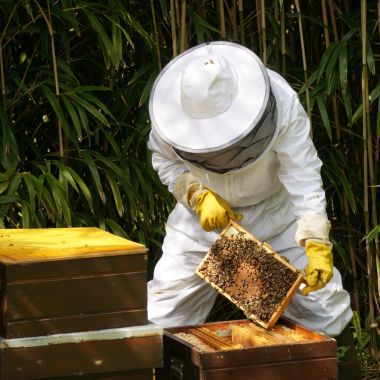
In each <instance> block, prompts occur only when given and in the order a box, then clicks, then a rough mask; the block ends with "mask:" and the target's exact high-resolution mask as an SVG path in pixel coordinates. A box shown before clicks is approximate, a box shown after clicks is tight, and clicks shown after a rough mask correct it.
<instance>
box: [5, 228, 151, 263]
mask: <svg viewBox="0 0 380 380" xmlns="http://www.w3.org/2000/svg"><path fill="white" fill-rule="evenodd" d="M142 252H146V248H145V247H144V245H142V244H138V243H135V242H132V241H130V240H127V239H124V238H121V237H119V236H116V235H113V234H111V233H109V232H106V231H103V230H101V229H99V228H96V227H73V228H38V229H0V262H4V263H17V262H30V261H46V260H59V259H67V258H83V257H88V256H91V257H95V256H107V255H115V254H135V253H142Z"/></svg>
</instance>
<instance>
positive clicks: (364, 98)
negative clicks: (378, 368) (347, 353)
mask: <svg viewBox="0 0 380 380" xmlns="http://www.w3.org/2000/svg"><path fill="white" fill-rule="evenodd" d="M361 35H362V41H361V42H362V103H363V118H362V127H363V171H364V224H365V234H366V235H368V234H369V231H370V224H369V220H370V218H369V186H368V185H369V178H368V176H369V154H371V151H370V152H369V151H368V134H370V130H369V129H368V123H367V122H368V115H369V96H368V68H367V2H366V0H362V2H361ZM366 252H367V273H368V298H369V316H370V323H371V327H372V330H371V343H372V351H373V353H374V355H375V356H377V344H376V335H375V334H376V332H375V329H374V327H375V326H377V323H376V318H375V305H374V298H375V292H374V281H373V280H374V279H373V258H372V250H371V246H370V244H369V243H368V241H366Z"/></svg>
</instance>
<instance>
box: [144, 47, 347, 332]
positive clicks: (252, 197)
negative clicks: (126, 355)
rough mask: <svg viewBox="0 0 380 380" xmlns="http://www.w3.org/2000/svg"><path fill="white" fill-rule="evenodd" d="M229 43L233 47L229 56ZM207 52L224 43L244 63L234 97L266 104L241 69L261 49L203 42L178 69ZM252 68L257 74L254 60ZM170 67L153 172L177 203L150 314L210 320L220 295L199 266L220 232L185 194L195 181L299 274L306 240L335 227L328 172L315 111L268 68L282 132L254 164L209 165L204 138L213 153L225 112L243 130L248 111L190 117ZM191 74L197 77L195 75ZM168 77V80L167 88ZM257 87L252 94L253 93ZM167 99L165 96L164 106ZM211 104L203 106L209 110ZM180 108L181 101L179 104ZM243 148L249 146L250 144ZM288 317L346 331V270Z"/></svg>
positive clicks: (155, 118)
mask: <svg viewBox="0 0 380 380" xmlns="http://www.w3.org/2000/svg"><path fill="white" fill-rule="evenodd" d="M224 48H226V49H227V50H226V51H225V53H223V49H224ZM202 49H203V51H204V50H206V52H208V50H207V49H210V54H211V52H212V53H213V54H214V53H215V52H214V51H213V50H212V49H216V52H217V53H218V52H219V51H218V49H220V50H221V51H222V53H221V54H224V55H225V57H227V58H228V60H229V61H230V63H231V62H235V61H239V64H241V68H240V69H237V70H236V68H235V73H232V74H231V76H232V77H234V80H235V81H236V83H237V84H236V88H235V89H234V90H232V92H231V94H232V95H231V96H230V98H234V99H236V98H238V97H239V96H240V97H242V98H243V100H242V101H247V102H250V103H251V104H254V103H256V101H258V102H259V103H260V102H262V100H260V99H261V98H260V96H259V95H258V93H259V92H260V91H261V90H260V89H257V88H256V89H252V85H248V84H246V83H245V80H244V79H245V78H244V74H241V73H242V72H243V70H246V69H247V68H246V67H245V66H243V64H242V63H241V62H242V61H244V59H245V56H244V54H251V55H252V54H253V53H252V52H251V51H248V49H246V48H243V47H241V46H239V45H236V44H232V43H226V42H215V43H211V44H205V45H200V46H199V47H196V48H193V49H191V50H189V51H188V52H185V53H183V54H182V55H181V56H179V57H177V58H176V59H175V60H174V65H176V64H177V65H180V64H181V63H180V62H181V60H187V59H188V58H187V54H190V55H191V54H194V51H195V53H196V54H197V51H201V50H202ZM217 53H215V54H216V59H218V55H217ZM218 54H219V53H218ZM239 54H242V56H240V55H239ZM234 59H235V61H234ZM247 59H248V58H247ZM249 59H250V58H249ZM189 61H190V64H191V60H190V59H189ZM210 62H211V61H210ZM247 62H248V61H247ZM212 63H213V62H212ZM174 67H175V66H174ZM251 69H252V70H255V67H254V65H253V66H252V67H251ZM171 70H174V69H173V62H172V63H170V64H169V65H168V67H166V68H165V69H164V70H163V73H162V74H161V75H160V76H159V78H158V79H157V81H156V84H155V86H154V87H153V90H152V94H151V101H150V115H151V120H152V131H151V134H150V138H149V142H148V147H149V149H150V150H151V151H152V153H153V155H152V163H153V167H154V169H155V170H156V171H157V172H158V175H159V177H160V179H161V181H162V182H163V183H164V184H165V185H166V186H167V187H168V189H169V191H170V192H171V193H173V195H174V196H175V197H176V199H177V201H178V202H177V204H176V206H175V208H174V209H173V211H172V212H171V213H170V215H169V218H168V221H167V225H166V236H165V239H164V242H163V247H162V251H163V254H162V257H161V258H160V260H159V261H158V263H157V265H156V267H155V270H154V276H153V279H152V280H151V281H150V282H149V283H148V319H149V320H150V321H152V322H154V323H156V324H158V325H161V326H163V327H168V326H178V325H188V324H198V323H203V322H204V321H205V319H206V317H207V316H208V314H209V312H210V310H211V308H212V306H213V303H214V301H215V299H216V295H217V293H216V292H215V290H213V289H212V288H211V286H210V285H209V284H207V283H206V282H204V281H203V280H201V279H200V278H199V277H198V276H197V275H196V274H195V273H194V272H195V269H196V268H197V266H198V265H199V263H200V262H201V260H202V258H203V257H204V255H205V254H206V253H207V251H208V250H209V249H210V247H211V245H212V244H213V242H214V241H215V240H216V238H217V237H218V235H219V234H220V232H221V231H220V230H215V231H212V232H206V231H205V230H204V229H203V228H202V227H201V225H200V224H199V218H198V216H197V214H196V213H195V211H194V210H193V209H192V207H191V206H190V205H189V202H188V199H187V196H186V194H187V189H188V188H189V186H191V185H192V184H194V183H195V184H196V186H200V187H202V188H203V187H204V188H207V189H210V190H212V191H213V192H215V193H217V194H218V195H219V196H221V197H222V198H223V199H224V200H226V201H227V202H228V203H229V205H230V206H231V207H232V208H233V210H234V211H235V212H236V213H238V214H242V215H243V219H242V220H241V222H240V224H241V225H242V227H244V228H245V229H246V230H248V231H249V232H250V233H252V235H254V236H255V237H257V238H258V239H259V240H260V241H264V242H268V243H269V244H270V245H271V246H272V248H273V250H274V251H276V252H277V253H279V254H280V255H282V256H285V257H286V258H288V259H289V261H290V262H291V263H292V264H293V265H295V266H296V267H297V268H298V269H299V270H303V269H304V267H305V266H306V264H307V257H306V255H305V250H304V248H303V242H304V241H305V240H306V239H309V238H313V239H320V240H324V241H328V235H329V230H330V223H329V221H328V220H327V216H326V200H325V193H324V190H323V188H322V181H321V176H320V168H321V161H320V159H319V158H318V157H317V152H316V149H315V147H314V145H313V143H312V141H311V139H310V137H309V132H310V123H309V120H308V117H307V115H306V113H305V111H304V109H303V107H302V105H301V104H300V102H299V99H298V96H297V94H296V93H295V92H294V91H293V90H292V88H291V87H290V86H289V84H288V83H287V82H286V81H285V80H284V79H283V78H282V77H281V76H280V75H279V74H277V73H275V72H273V71H271V70H269V69H264V70H265V76H267V77H268V84H269V85H267V87H268V88H270V93H271V94H272V96H273V97H274V99H275V111H276V116H275V118H274V119H273V120H274V126H275V128H274V129H273V131H272V132H271V134H270V138H269V139H267V143H266V145H265V146H264V147H261V148H260V149H261V150H260V151H259V153H260V154H259V155H257V157H255V158H254V159H252V160H250V159H246V158H245V159H244V160H243V161H242V162H243V163H241V162H240V167H234V168H231V169H229V168H228V170H227V169H226V168H224V169H223V168H221V167H219V170H214V168H213V167H212V165H213V163H212V162H211V163H210V164H209V165H208V166H207V164H204V163H202V162H196V161H194V160H193V157H194V156H193V155H192V154H194V153H195V155H196V153H197V151H196V148H194V147H196V144H198V145H199V144H200V145H202V144H204V146H206V149H204V150H203V151H207V149H208V148H209V147H210V144H213V143H214V142H215V141H217V142H216V143H215V144H220V145H223V144H224V145H223V146H224V147H225V146H226V140H223V138H224V137H223V133H224V130H223V129H222V128H220V130H219V129H218V118H219V117H220V118H222V117H224V118H229V121H231V120H232V121H234V122H236V125H237V126H236V128H237V129H238V128H239V126H240V125H241V124H242V121H241V120H240V119H241V118H243V117H245V116H244V115H243V116H242V115H241V114H242V113H244V112H238V111H236V110H235V111H234V112H235V114H232V115H229V116H227V115H228V113H229V112H230V111H231V110H232V109H233V108H231V107H232V106H231V107H230V106H229V105H228V104H227V106H226V105H222V106H221V108H220V109H219V111H217V112H216V115H215V114H212V116H211V117H210V115H208V114H207V110H206V111H205V115H201V116H200V117H197V116H196V115H195V116H194V115H191V113H192V110H191V105H190V106H187V105H186V99H184V95H183V94H182V95H181V93H180V92H179V93H177V94H176V93H175V92H176V90H173V92H174V93H171V92H172V90H171V89H172V88H174V87H175V86H176V84H175V83H174V79H173V78H175V74H173V77H171V78H170V74H169V78H167V75H168V72H169V73H170V71H171ZM178 70H179V71H180V69H178ZM239 70H240V72H239ZM183 75H185V74H183ZM183 75H182V82H181V83H180V84H179V85H178V87H180V90H178V91H181V88H182V90H183V91H185V90H184V89H183V86H184V81H185V79H186V78H185V77H184V76H183ZM191 75H192V77H194V72H192V73H191ZM227 76H228V75H227ZM184 78H185V79H184ZM169 79H170V80H169ZM190 79H191V78H190ZM165 80H166V81H167V83H166V82H165V83H166V84H165V85H163V87H162V88H160V87H159V86H160V85H161V83H162V82H164V81H165ZM191 80H193V79H191ZM196 80H197V78H195V79H194V81H195V82H196ZM185 84H186V83H185ZM243 87H246V88H243ZM259 87H260V86H259ZM256 90H257V93H255V91H256ZM190 92H191V91H190ZM245 92H246V93H245ZM250 92H251V95H250V96H249V95H247V94H249V93H250ZM178 94H179V95H178ZM176 96H177V97H178V96H182V99H181V100H180V106H182V107H183V108H187V111H186V113H187V114H188V115H186V117H187V119H188V120H190V122H189V123H190V124H189V125H188V126H185V127H183V128H182V127H181V126H180V125H182V120H181V116H180V112H179V111H178V110H177V111H176V112H177V116H178V117H176V113H175V112H173V113H172V114H170V112H172V111H171V109H172V104H171V102H172V103H173V102H174V100H173V99H175V97H176ZM189 96H190V97H191V93H190V95H189ZM168 98H169V99H168ZM247 98H249V99H247ZM161 99H164V100H163V101H162V102H161ZM234 101H235V100H234ZM236 101H237V100H236ZM267 101H268V99H267ZM206 103H207V102H204V105H205V107H206V108H207V107H208V105H207V104H206ZM180 106H175V107H177V108H179V109H180ZM175 107H174V108H175ZM218 107H219V106H218ZM237 110H239V108H237ZM231 112H232V111H231ZM253 112H257V111H253ZM260 112H261V111H260ZM260 112H257V113H260ZM200 113H202V110H201V111H200ZM189 114H190V117H189ZM198 116H199V115H198ZM260 116H262V115H260ZM192 118H193V121H194V123H195V122H198V121H199V120H200V119H201V120H206V121H207V122H209V125H210V128H211V129H210V130H209V131H211V132H210V133H211V134H213V136H211V138H209V139H208V137H205V136H206V135H207V136H208V133H206V132H205V135H204V136H201V137H200V138H199V139H198V140H197V138H198V137H194V136H193V135H192V133H191V121H192V120H191V119H192ZM206 121H204V122H205V123H206ZM185 124H186V123H185ZM209 125H208V124H207V125H206V124H205V125H204V126H202V128H205V129H206V128H209ZM165 128H166V129H165ZM251 129H252V127H251ZM186 131H190V133H189V135H188V136H182V137H178V138H177V135H178V134H179V135H181V134H185V132H186ZM202 131H203V129H202ZM240 132H241V131H240ZM240 132H239V133H240ZM244 133H245V131H243V132H242V133H240V135H242V134H244ZM176 134H177V135H176ZM175 139H177V140H176V141H173V140H175ZM181 139H182V140H181ZM227 140H228V138H227ZM232 140H233V141H234V142H236V139H235V140H234V139H233V138H231V139H230V140H229V142H230V143H231V141H232ZM178 141H179V142H178ZM227 142H228V141H227ZM181 144H182V145H181ZM186 144H187V147H188V149H187V152H182V153H183V154H181V149H177V150H174V149H173V146H174V147H175V148H178V147H181V146H184V145H186ZM207 144H209V145H207ZM227 145H228V144H227ZM185 150H186V149H185ZM203 151H202V152H203ZM242 151H243V152H245V151H246V150H245V149H244V148H243V149H242ZM189 152H190V155H189V156H187V155H186V153H189ZM206 153H207V152H206ZM243 155H244V154H243ZM184 157H189V159H186V158H184ZM206 161H207V160H206ZM226 165H227V166H228V164H226ZM231 165H232V166H233V165H234V164H231ZM205 166H206V167H207V168H206V167H205ZM235 166H236V165H235ZM210 168H211V169H210ZM284 315H285V316H286V317H288V318H290V319H292V320H294V321H296V322H297V323H300V324H302V325H304V326H306V327H308V328H310V329H312V330H316V331H321V332H324V333H326V334H328V335H330V336H336V335H338V334H339V333H340V332H341V331H342V330H343V329H344V327H345V326H346V325H347V324H348V322H349V321H350V319H351V318H352V311H351V307H350V297H349V294H348V293H347V292H346V291H345V290H344V289H343V287H342V280H341V275H340V273H339V272H338V271H337V270H336V268H334V272H333V278H332V280H331V281H330V282H329V283H328V284H327V285H326V286H325V287H324V288H322V289H320V290H318V291H315V292H312V293H310V294H309V295H308V296H304V295H302V294H301V292H299V291H298V292H297V294H296V295H295V296H294V298H293V300H292V302H291V303H290V304H289V305H288V307H287V308H286V310H285V312H284Z"/></svg>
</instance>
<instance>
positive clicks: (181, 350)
mask: <svg viewBox="0 0 380 380" xmlns="http://www.w3.org/2000/svg"><path fill="white" fill-rule="evenodd" d="M163 342H164V343H163V344H164V366H163V368H159V369H157V370H156V380H170V379H182V380H231V379H244V380H294V379H302V378H307V379H308V380H333V379H337V378H338V377H337V357H336V341H335V340H334V339H333V338H329V337H327V336H325V335H323V334H320V333H316V332H312V331H310V330H308V329H305V328H303V327H302V326H299V325H297V324H295V323H292V322H290V321H286V320H281V323H280V324H277V325H276V326H275V327H274V328H273V329H272V330H266V329H264V328H262V327H260V326H257V325H255V324H253V323H252V322H251V321H248V320H240V321H230V322H214V323H206V324H203V325H196V326H183V327H177V328H167V329H164V336H163Z"/></svg>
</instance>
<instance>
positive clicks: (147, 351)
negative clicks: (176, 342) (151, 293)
mask: <svg viewBox="0 0 380 380" xmlns="http://www.w3.org/2000/svg"><path fill="white" fill-rule="evenodd" d="M160 366H162V328H160V327H158V326H156V325H152V324H149V325H144V326H131V327H124V328H116V329H107V330H97V331H89V332H79V333H78V332H77V333H67V334H57V335H46V336H43V337H29V338H15V339H0V379H1V380H31V379H33V380H36V379H55V380H58V379H62V380H63V379H65V380H68V379H78V378H80V379H83V380H88V379H91V380H94V379H99V380H107V379H110V380H111V379H112V380H116V379H118V380H122V379H128V380H152V378H153V368H154V367H160Z"/></svg>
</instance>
